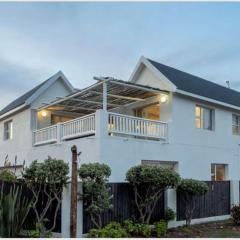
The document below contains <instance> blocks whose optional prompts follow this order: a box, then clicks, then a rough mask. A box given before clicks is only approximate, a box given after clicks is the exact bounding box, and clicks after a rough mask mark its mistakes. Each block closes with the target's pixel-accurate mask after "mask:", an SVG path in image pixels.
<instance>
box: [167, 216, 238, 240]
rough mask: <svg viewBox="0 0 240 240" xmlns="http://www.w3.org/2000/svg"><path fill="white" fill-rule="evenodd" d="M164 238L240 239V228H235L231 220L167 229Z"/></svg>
mask: <svg viewBox="0 0 240 240" xmlns="http://www.w3.org/2000/svg"><path fill="white" fill-rule="evenodd" d="M165 237H168V238H187V237H191V238H194V237H202V238H231V237H232V238H234V237H236V238H240V226H237V225H236V224H234V223H233V222H232V221H231V220H225V221H218V222H211V223H204V224H196V225H192V226H191V227H185V226H184V227H178V228H173V229H169V230H168V232H167V234H166V236H165Z"/></svg>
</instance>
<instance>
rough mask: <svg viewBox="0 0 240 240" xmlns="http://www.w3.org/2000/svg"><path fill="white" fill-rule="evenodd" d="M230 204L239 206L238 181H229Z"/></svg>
mask: <svg viewBox="0 0 240 240" xmlns="http://www.w3.org/2000/svg"><path fill="white" fill-rule="evenodd" d="M230 204H231V206H232V205H235V204H239V180H232V181H230ZM231 206H230V207H231Z"/></svg>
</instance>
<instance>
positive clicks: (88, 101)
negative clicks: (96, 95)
mask: <svg viewBox="0 0 240 240" xmlns="http://www.w3.org/2000/svg"><path fill="white" fill-rule="evenodd" d="M71 101H76V102H83V103H91V104H97V105H104V101H103V102H96V101H90V100H85V99H84V100H83V99H78V98H72V99H71ZM107 105H108V106H112V107H120V106H122V105H119V104H115V103H106V106H107Z"/></svg>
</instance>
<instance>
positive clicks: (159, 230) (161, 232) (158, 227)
mask: <svg viewBox="0 0 240 240" xmlns="http://www.w3.org/2000/svg"><path fill="white" fill-rule="evenodd" d="M155 231H156V235H157V237H158V238H159V237H163V236H165V235H166V233H167V223H166V221H164V220H160V221H159V222H157V223H155Z"/></svg>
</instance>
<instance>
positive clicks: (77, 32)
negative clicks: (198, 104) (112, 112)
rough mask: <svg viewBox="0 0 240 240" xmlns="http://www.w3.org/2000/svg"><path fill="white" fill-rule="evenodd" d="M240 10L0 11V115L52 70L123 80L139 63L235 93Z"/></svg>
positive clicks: (33, 7)
mask: <svg viewBox="0 0 240 240" xmlns="http://www.w3.org/2000/svg"><path fill="white" fill-rule="evenodd" d="M239 24H240V3H164V2H162V3H124V2H123V3H16V2H15V3H0V86H1V87H0V96H1V98H0V108H2V107H3V106H4V105H6V104H8V103H9V101H11V100H14V99H15V98H16V97H18V96H19V95H21V94H23V93H24V92H26V91H28V90H30V89H31V88H32V87H34V86H35V85H37V84H39V83H40V82H42V81H44V80H45V79H47V78H48V77H50V76H51V75H53V74H54V73H56V72H57V71H58V70H62V71H63V72H64V74H65V75H66V76H67V77H68V79H69V80H70V81H71V82H72V84H73V85H74V86H75V87H77V88H82V87H85V86H87V85H88V84H91V83H93V80H92V77H93V76H94V75H97V76H100V75H101V76H113V77H116V78H121V79H124V80H128V78H129V76H130V74H131V72H132V70H133V68H134V67H135V64H136V63H137V61H138V59H139V58H140V56H141V55H144V56H146V57H148V58H151V59H153V60H156V61H159V62H162V63H164V64H167V65H171V66H172V67H176V68H179V69H181V70H184V71H187V72H190V73H192V74H196V75H198V76H201V77H204V78H206V79H209V80H211V81H215V82H217V83H220V84H222V85H225V82H226V80H229V81H230V83H231V87H232V88H236V89H240V77H239V76H240V25H239Z"/></svg>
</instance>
